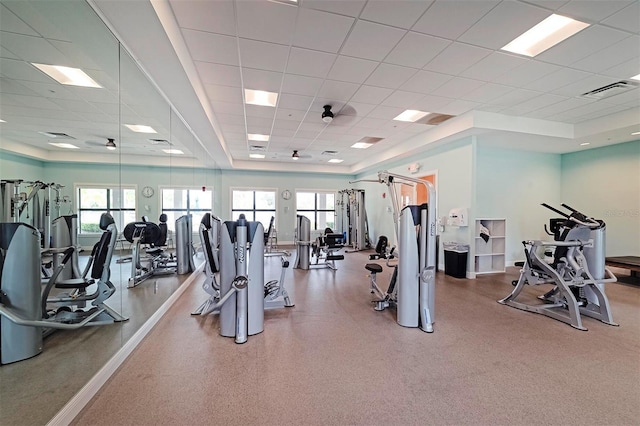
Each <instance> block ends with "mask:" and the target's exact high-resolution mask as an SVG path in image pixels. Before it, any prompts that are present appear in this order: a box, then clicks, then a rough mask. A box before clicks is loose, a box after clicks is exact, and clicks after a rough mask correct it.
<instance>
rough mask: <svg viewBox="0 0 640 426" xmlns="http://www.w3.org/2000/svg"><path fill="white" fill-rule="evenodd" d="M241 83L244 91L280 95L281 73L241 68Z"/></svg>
mask: <svg viewBox="0 0 640 426" xmlns="http://www.w3.org/2000/svg"><path fill="white" fill-rule="evenodd" d="M242 82H243V84H244V87H245V88H246V89H254V90H265V91H267V92H274V93H280V86H281V84H282V73H281V72H274V71H263V70H256V69H253V68H246V67H243V68H242Z"/></svg>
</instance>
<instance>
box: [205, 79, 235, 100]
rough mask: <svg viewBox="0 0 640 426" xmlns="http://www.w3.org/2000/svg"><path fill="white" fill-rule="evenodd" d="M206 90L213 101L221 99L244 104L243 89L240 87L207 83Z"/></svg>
mask: <svg viewBox="0 0 640 426" xmlns="http://www.w3.org/2000/svg"><path fill="white" fill-rule="evenodd" d="M204 88H205V91H206V92H207V95H208V96H209V100H211V101H212V102H215V101H221V102H229V103H235V104H242V103H243V99H242V90H241V89H240V88H239V87H231V86H220V85H218V84H205V85H204Z"/></svg>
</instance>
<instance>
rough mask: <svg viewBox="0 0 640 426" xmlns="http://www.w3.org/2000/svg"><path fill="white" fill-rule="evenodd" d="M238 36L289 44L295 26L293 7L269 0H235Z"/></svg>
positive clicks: (295, 11)
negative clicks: (260, 0) (259, 0)
mask: <svg viewBox="0 0 640 426" xmlns="http://www.w3.org/2000/svg"><path fill="white" fill-rule="evenodd" d="M235 5H236V16H237V24H238V36H239V37H242V38H249V39H253V40H261V41H265V42H269V43H279V44H284V45H287V46H288V45H289V44H290V43H291V33H292V31H293V29H294V27H295V22H296V13H297V10H296V8H295V7H291V6H289V5H286V4H283V3H277V2H269V1H262V2H258V1H237V2H235Z"/></svg>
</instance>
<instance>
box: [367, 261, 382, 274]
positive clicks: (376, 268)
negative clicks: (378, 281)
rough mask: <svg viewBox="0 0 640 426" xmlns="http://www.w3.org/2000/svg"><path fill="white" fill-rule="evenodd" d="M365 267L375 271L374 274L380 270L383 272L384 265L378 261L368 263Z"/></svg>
mask: <svg viewBox="0 0 640 426" xmlns="http://www.w3.org/2000/svg"><path fill="white" fill-rule="evenodd" d="M364 268H365V269H366V270H367V271H369V272H373V273H374V274H379V273H380V272H382V266H380V265H378V264H377V263H367V264H366V265H365V266H364Z"/></svg>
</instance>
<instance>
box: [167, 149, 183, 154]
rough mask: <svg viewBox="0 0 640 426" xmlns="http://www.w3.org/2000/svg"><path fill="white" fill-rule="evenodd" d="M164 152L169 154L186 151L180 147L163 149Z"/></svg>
mask: <svg viewBox="0 0 640 426" xmlns="http://www.w3.org/2000/svg"><path fill="white" fill-rule="evenodd" d="M162 152H166V153H167V154H184V152H182V151H180V150H179V149H163V150H162Z"/></svg>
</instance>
